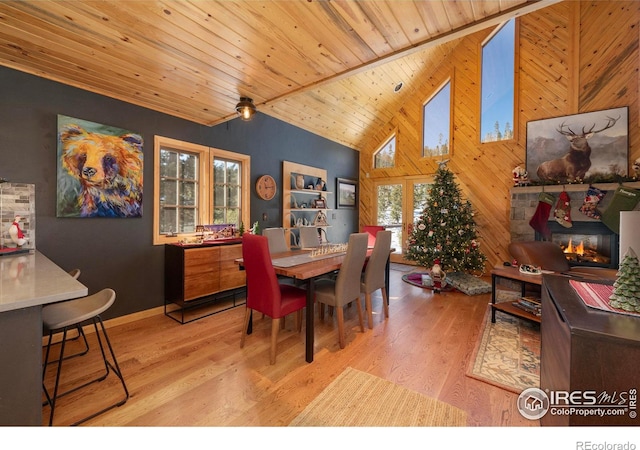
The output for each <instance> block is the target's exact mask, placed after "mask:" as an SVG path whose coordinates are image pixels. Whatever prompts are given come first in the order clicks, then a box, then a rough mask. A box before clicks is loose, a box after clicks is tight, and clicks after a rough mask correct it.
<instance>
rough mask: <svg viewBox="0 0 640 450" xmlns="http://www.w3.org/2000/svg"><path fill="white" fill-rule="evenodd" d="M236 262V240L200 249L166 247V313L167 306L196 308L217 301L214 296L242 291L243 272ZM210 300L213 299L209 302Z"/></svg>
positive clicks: (239, 248)
mask: <svg viewBox="0 0 640 450" xmlns="http://www.w3.org/2000/svg"><path fill="white" fill-rule="evenodd" d="M238 258H242V244H241V243H240V241H239V240H238V242H236V241H231V242H225V243H211V244H201V245H177V244H167V245H165V252H164V297H165V310H166V306H167V304H169V303H174V304H176V305H178V306H180V307H181V308H189V307H195V306H196V305H198V304H200V303H202V300H203V299H204V300H216V297H215V294H218V293H224V292H227V291H232V290H234V289H238V288H243V287H244V286H245V285H246V278H245V272H244V271H241V270H239V269H238V265H237V264H236V263H235V260H236V259H238ZM211 296H214V297H213V298H209V297H211ZM167 315H169V314H167ZM171 317H173V316H171ZM182 322H183V323H184V320H183V321H182Z"/></svg>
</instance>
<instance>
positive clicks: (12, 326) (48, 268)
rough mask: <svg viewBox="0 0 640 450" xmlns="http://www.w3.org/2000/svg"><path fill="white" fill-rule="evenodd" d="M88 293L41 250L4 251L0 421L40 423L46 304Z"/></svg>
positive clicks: (0, 285)
mask: <svg viewBox="0 0 640 450" xmlns="http://www.w3.org/2000/svg"><path fill="white" fill-rule="evenodd" d="M85 295H87V288H86V287H85V286H84V285H83V284H82V283H80V282H79V281H77V280H76V279H74V278H73V277H72V276H71V275H69V274H68V273H67V272H66V271H64V270H63V269H62V268H61V267H58V266H57V265H56V264H55V263H53V262H52V261H51V260H49V259H48V258H47V257H46V256H44V255H43V254H41V253H39V252H38V251H33V252H30V253H21V254H16V255H5V256H2V257H0V426H5V425H9V426H24V425H34V426H39V425H42V305H46V304H47V303H53V302H57V301H62V300H68V299H72V298H78V297H83V296H85Z"/></svg>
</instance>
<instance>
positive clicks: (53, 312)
mask: <svg viewBox="0 0 640 450" xmlns="http://www.w3.org/2000/svg"><path fill="white" fill-rule="evenodd" d="M115 299H116V293H115V291H114V290H113V289H109V288H106V289H103V290H101V291H100V292H97V293H95V294H93V295H89V296H87V297H82V298H78V299H75V300H69V301H66V302H60V303H54V304H52V305H49V306H48V307H47V308H46V309H43V311H42V321H43V326H44V329H45V331H47V332H48V333H49V342H48V344H47V350H46V353H45V362H44V366H43V370H42V387H43V389H44V393H45V396H46V398H47V402H46V403H48V404H49V406H50V407H51V413H50V415H49V426H51V425H53V416H54V413H55V407H56V401H57V400H58V398H60V397H62V396H64V395H67V394H70V393H71V392H75V391H77V390H79V389H82V388H84V387H87V386H89V385H90V384H93V383H95V382H99V381H103V380H105V379H106V378H107V376H108V375H109V371H110V370H112V371H113V373H114V374H115V375H116V376H117V377H118V378H119V379H120V382H121V384H122V388H123V390H124V398H122V399H121V400H118V401H117V402H115V403H113V404H112V405H110V406H107V407H106V408H103V409H101V410H99V411H98V412H95V413H93V414H91V415H89V416H87V417H85V418H83V419H81V420H79V421H77V422H75V423H73V425H79V424H81V423H83V422H86V421H87V420H89V419H92V418H94V417H96V416H98V415H100V414H102V413H104V412H106V411H109V410H110V409H113V408H115V407H117V406H122V405H124V404H125V403H126V401H127V400H128V398H129V391H128V389H127V386H126V384H125V382H124V377H123V376H122V372H121V370H120V366H119V365H118V361H117V359H116V356H115V353H114V352H113V348H112V347H111V342H110V341H109V336H108V335H107V330H106V328H105V326H104V323H103V322H102V319H101V318H100V314H102V313H103V312H104V311H106V310H107V309H109V307H111V305H113V303H114V302H115ZM87 321H91V322H93V326H94V328H95V331H96V338H97V339H98V344H99V345H100V351H101V353H102V359H103V361H104V369H105V372H104V373H103V374H101V375H100V376H99V377H97V378H95V379H92V380H90V381H88V382H85V383H83V384H81V385H79V386H76V387H73V388H71V389H69V390H67V391H65V392H62V393H58V388H59V385H60V374H61V372H62V363H63V362H64V360H65V357H64V351H65V344H66V342H67V331H68V330H70V329H73V328H79V329H81V327H79V326H80V324H82V323H83V322H87ZM98 323H100V328H101V332H100V331H99V330H98ZM58 332H62V342H61V347H60V356H59V357H58V359H57V360H56V361H55V362H57V363H58V369H57V374H56V381H55V386H54V388H53V396H50V395H49V392H48V390H47V389H46V387H45V384H44V379H45V375H46V370H47V365H48V364H49V354H50V350H51V344H52V342H51V341H52V338H53V335H54V334H55V333H58ZM101 334H102V337H101ZM103 338H104V342H106V344H107V346H108V348H109V353H110V356H111V359H112V361H110V360H109V359H108V356H107V354H106V353H105V348H104V344H103Z"/></svg>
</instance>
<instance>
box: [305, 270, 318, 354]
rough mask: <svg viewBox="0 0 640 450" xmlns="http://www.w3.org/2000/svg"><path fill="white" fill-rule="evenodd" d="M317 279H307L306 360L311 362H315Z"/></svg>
mask: <svg viewBox="0 0 640 450" xmlns="http://www.w3.org/2000/svg"><path fill="white" fill-rule="evenodd" d="M315 296H316V295H315V280H314V278H309V279H308V280H307V329H306V333H307V336H306V350H305V360H306V361H307V362H308V363H310V362H313V345H314V343H313V338H314V329H313V318H314V317H313V316H314V312H315V311H314V309H315V308H314V306H315Z"/></svg>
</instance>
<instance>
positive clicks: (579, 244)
mask: <svg viewBox="0 0 640 450" xmlns="http://www.w3.org/2000/svg"><path fill="white" fill-rule="evenodd" d="M548 226H549V230H550V231H551V237H550V238H549V239H548V240H550V241H552V242H555V243H557V244H558V245H560V247H561V248H562V250H563V251H564V252H565V255H566V257H567V260H568V261H569V265H570V266H591V267H606V268H610V269H617V268H618V252H619V248H618V246H619V243H618V235H617V234H616V233H614V232H613V231H611V230H610V229H609V228H608V227H607V226H606V225H604V224H603V223H602V222H586V221H585V222H579V221H574V222H573V226H572V227H571V228H566V227H563V226H562V225H560V224H559V223H557V222H555V221H549V222H548ZM536 240H538V241H540V240H544V238H543V236H542V235H541V234H540V233H537V232H536Z"/></svg>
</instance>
